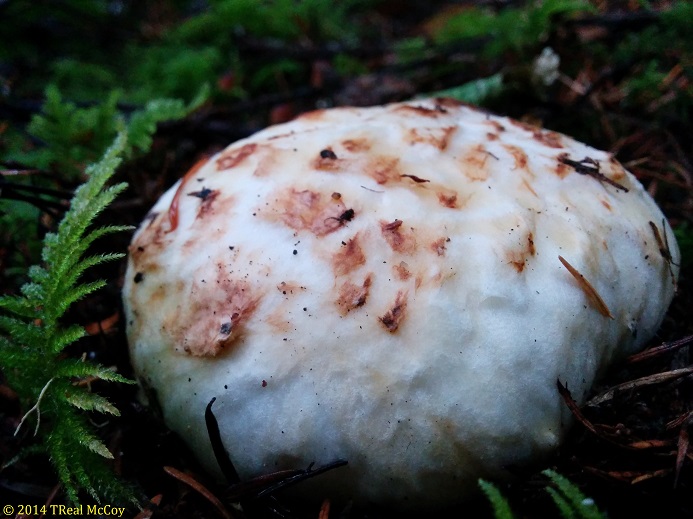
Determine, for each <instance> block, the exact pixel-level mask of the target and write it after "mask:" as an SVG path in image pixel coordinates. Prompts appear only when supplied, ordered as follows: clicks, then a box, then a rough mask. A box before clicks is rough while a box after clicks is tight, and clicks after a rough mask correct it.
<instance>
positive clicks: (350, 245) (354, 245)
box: [332, 234, 366, 276]
mask: <svg viewBox="0 0 693 519" xmlns="http://www.w3.org/2000/svg"><path fill="white" fill-rule="evenodd" d="M359 242H360V239H359V235H358V234H356V235H355V236H354V237H353V238H351V239H350V240H348V241H347V242H346V243H345V244H344V245H343V246H342V247H341V248H340V249H339V251H337V252H336V253H335V254H334V255H333V256H332V270H333V271H334V273H335V276H343V275H345V274H348V273H349V272H351V271H353V270H355V269H357V268H358V267H360V266H361V265H363V264H365V263H366V256H365V255H364V253H363V249H362V248H361V244H360V243H359Z"/></svg>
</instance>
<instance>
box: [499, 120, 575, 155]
mask: <svg viewBox="0 0 693 519" xmlns="http://www.w3.org/2000/svg"><path fill="white" fill-rule="evenodd" d="M510 122H511V123H512V124H514V125H515V126H518V127H519V128H522V129H523V130H526V131H528V132H531V133H532V137H533V138H534V140H536V141H539V142H540V143H542V144H544V145H546V146H548V147H549V148H563V137H562V136H561V134H560V133H557V132H552V131H550V130H544V129H542V128H539V127H538V126H533V125H531V124H527V123H525V122H522V121H518V120H516V119H510Z"/></svg>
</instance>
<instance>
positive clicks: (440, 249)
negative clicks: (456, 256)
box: [429, 237, 450, 256]
mask: <svg viewBox="0 0 693 519" xmlns="http://www.w3.org/2000/svg"><path fill="white" fill-rule="evenodd" d="M449 241H450V238H447V237H444V238H438V239H437V240H436V241H434V242H433V243H431V245H430V247H429V248H430V249H431V250H432V251H433V252H435V253H436V254H437V255H438V256H445V251H446V250H447V247H446V246H445V244H446V243H447V242H449Z"/></svg>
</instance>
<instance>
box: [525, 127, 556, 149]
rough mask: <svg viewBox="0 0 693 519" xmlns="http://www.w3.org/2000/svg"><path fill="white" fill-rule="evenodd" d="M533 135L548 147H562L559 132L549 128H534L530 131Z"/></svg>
mask: <svg viewBox="0 0 693 519" xmlns="http://www.w3.org/2000/svg"><path fill="white" fill-rule="evenodd" d="M532 135H533V137H534V138H535V139H536V140H538V141H539V142H541V143H542V144H545V145H546V146H548V147H549V148H563V147H564V146H563V137H562V136H561V134H560V133H557V132H552V131H549V130H536V131H534V132H533V133H532Z"/></svg>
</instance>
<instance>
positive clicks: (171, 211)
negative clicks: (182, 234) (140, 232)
mask: <svg viewBox="0 0 693 519" xmlns="http://www.w3.org/2000/svg"><path fill="white" fill-rule="evenodd" d="M208 161H209V157H204V158H201V159H200V160H198V161H197V162H195V164H194V165H193V167H191V168H190V169H189V170H188V172H187V173H186V174H185V175H184V176H183V178H182V179H181V181H180V184H179V185H178V189H176V193H175V194H174V195H173V200H171V205H170V206H169V207H168V223H169V228H168V230H167V231H166V232H173V231H175V230H176V229H177V228H178V204H179V203H180V196H181V193H182V192H183V186H184V185H185V184H186V183H187V182H188V181H189V180H190V179H191V178H192V177H194V176H195V174H196V173H197V172H198V171H200V169H201V168H202V166H204V165H205V164H207V162H208Z"/></svg>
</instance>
